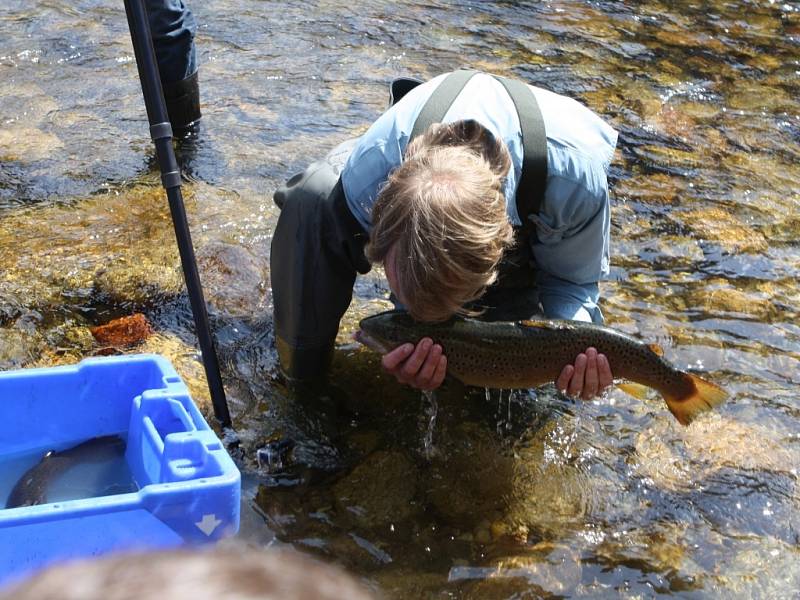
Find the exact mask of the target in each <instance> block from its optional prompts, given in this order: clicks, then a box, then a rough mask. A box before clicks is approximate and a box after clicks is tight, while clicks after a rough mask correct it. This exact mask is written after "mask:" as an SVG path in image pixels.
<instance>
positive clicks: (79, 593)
mask: <svg viewBox="0 0 800 600" xmlns="http://www.w3.org/2000/svg"><path fill="white" fill-rule="evenodd" d="M149 598H158V599H159V600H173V599H174V600H181V599H184V598H185V599H186V600H233V599H236V600H273V599H274V600H312V599H313V600H341V599H347V600H374V599H375V598H376V596H374V595H372V594H371V593H370V592H369V590H367V589H366V588H365V587H364V586H362V585H361V584H360V583H359V582H358V581H357V580H356V579H354V578H353V577H352V576H350V575H348V574H347V573H346V572H345V571H343V570H341V569H340V568H338V567H334V566H331V565H327V564H324V563H322V562H320V561H318V560H314V559H312V558H309V557H306V556H304V555H301V554H299V553H297V552H294V551H289V550H263V549H257V548H246V547H236V548H215V549H212V550H188V549H180V550H166V551H154V552H141V553H139V552H137V553H131V554H116V555H110V556H106V557H101V558H96V559H93V560H80V561H75V562H69V563H63V564H60V565H57V566H52V567H50V568H47V569H44V570H43V571H41V572H39V573H37V574H36V575H34V576H33V577H31V578H30V579H27V580H25V581H23V582H21V583H18V584H17V585H15V586H12V587H10V588H7V589H2V590H0V600H12V599H13V600H56V599H58V600H146V599H149Z"/></svg>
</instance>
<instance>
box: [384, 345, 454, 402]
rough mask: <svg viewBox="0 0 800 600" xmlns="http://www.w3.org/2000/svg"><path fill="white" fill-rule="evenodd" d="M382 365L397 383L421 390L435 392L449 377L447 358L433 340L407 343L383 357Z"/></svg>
mask: <svg viewBox="0 0 800 600" xmlns="http://www.w3.org/2000/svg"><path fill="white" fill-rule="evenodd" d="M381 364H382V365H383V368H384V369H385V370H386V372H387V373H390V374H391V375H394V376H395V378H396V379H397V381H399V382H400V383H405V384H407V385H410V386H411V387H415V388H417V389H420V390H435V389H436V388H438V387H439V386H440V385H442V382H443V381H444V378H445V375H447V357H446V356H444V354H442V347H441V345H439V344H434V343H433V340H432V339H431V338H428V337H426V338H422V339H421V340H420V341H419V342H418V343H417V345H416V346H415V345H414V344H411V343H406V344H402V345H400V346H398V347H397V348H395V349H394V350H391V351H389V352H387V353H386V354H384V355H383V358H382V359H381Z"/></svg>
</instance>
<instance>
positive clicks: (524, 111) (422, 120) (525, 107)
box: [410, 69, 547, 229]
mask: <svg viewBox="0 0 800 600" xmlns="http://www.w3.org/2000/svg"><path fill="white" fill-rule="evenodd" d="M476 73H477V71H473V70H468V69H461V70H459V71H454V72H453V73H450V74H449V75H448V76H447V77H445V78H444V80H443V81H442V82H441V83H440V84H439V86H438V87H437V88H436V89H435V90H434V91H433V93H432V94H431V96H430V98H428V101H427V102H426V103H425V105H424V106H423V107H422V110H421V111H420V113H419V116H417V120H416V121H415V122H414V127H413V129H412V130H411V138H410V139H412V140H413V139H414V138H415V137H416V136H418V135H419V134H420V133H422V132H423V131H425V129H427V128H428V127H429V126H430V125H432V124H433V123H440V122H441V121H442V119H444V116H445V114H447V111H448V110H449V108H450V105H452V104H453V101H454V100H455V99H456V97H457V96H458V95H459V94H460V93H461V90H463V89H464V86H465V85H466V84H467V82H468V81H469V80H470V79H471V78H472V76H473V75H475V74H476ZM494 77H495V79H497V80H498V81H499V82H500V83H501V84H502V85H503V87H504V88H505V89H506V91H507V92H508V95H509V96H510V97H511V100H512V101H513V102H514V107H515V108H516V110H517V116H518V117H519V125H520V131H521V133H522V176H521V177H520V182H519V185H518V186H517V197H516V203H517V213H518V214H519V218H520V220H521V221H522V227H523V229H529V228H530V227H531V226H532V225H533V223H532V222H531V220H530V216H531V215H535V214H536V213H538V212H539V209H540V208H541V205H542V200H543V199H544V191H545V188H546V187H547V135H546V132H545V128H544V119H543V118H542V112H541V110H540V109H539V103H538V102H536V96H534V95H533V92H532V91H531V89H530V88H529V87H528V86H527V85H526V84H525V83H523V82H521V81H518V80H515V79H508V78H507V77H500V76H497V75H495V76H494Z"/></svg>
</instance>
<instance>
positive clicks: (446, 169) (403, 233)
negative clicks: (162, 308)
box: [271, 71, 617, 399]
mask: <svg viewBox="0 0 800 600" xmlns="http://www.w3.org/2000/svg"><path fill="white" fill-rule="evenodd" d="M390 102H391V106H390V108H389V109H388V110H387V111H386V112H385V113H384V114H383V115H382V116H381V117H380V118H378V120H377V121H376V122H375V123H374V124H373V125H372V126H371V127H370V128H369V130H368V131H367V132H366V133H365V134H364V135H362V136H361V137H360V138H357V139H355V140H348V141H346V142H344V143H342V144H340V145H339V146H337V147H336V148H335V149H334V150H332V151H331V152H330V153H329V154H328V155H327V156H326V157H325V158H324V159H323V160H321V161H318V162H315V163H313V164H311V165H310V166H309V167H308V168H307V169H306V170H305V171H304V172H303V173H300V174H297V175H295V176H294V177H292V178H291V179H290V180H289V181H288V182H287V184H286V185H285V186H283V187H282V188H280V189H278V190H277V191H276V192H275V202H276V204H277V205H278V206H279V207H280V208H281V214H280V217H279V219H278V224H277V227H276V230H275V234H274V236H273V241H272V252H271V268H272V289H273V300H274V305H275V331H276V340H277V346H278V352H279V357H280V361H281V367H282V369H283V371H284V373H285V374H286V376H287V378H288V379H289V380H290V381H292V382H296V383H312V384H313V383H317V384H320V383H321V382H322V381H324V376H325V373H326V370H327V367H328V365H329V360H330V356H331V353H332V349H333V344H334V340H335V337H336V333H337V331H338V327H339V321H340V319H341V317H342V315H343V314H344V312H345V311H346V310H347V307H348V305H349V303H350V301H351V299H352V288H353V284H354V281H355V277H356V273H366V272H368V271H369V270H370V266H371V263H380V264H382V265H383V267H384V270H385V272H386V276H387V279H388V282H389V287H390V289H391V291H392V299H393V301H394V302H395V304H396V305H397V306H399V307H402V308H405V309H406V310H408V311H409V313H410V314H411V315H412V316H413V317H414V318H416V319H418V320H421V321H442V320H446V319H448V318H449V317H451V316H453V315H456V314H465V315H477V316H479V317H480V318H483V319H487V320H517V319H526V318H530V317H531V316H541V315H544V316H546V317H550V318H562V319H575V320H581V321H587V322H595V323H602V322H603V317H602V313H601V312H600V309H599V307H598V304H597V303H598V301H599V287H598V282H599V280H600V279H601V278H602V277H603V276H604V275H606V274H607V273H608V268H609V257H608V254H609V228H610V206H609V193H608V183H607V171H608V167H609V164H610V161H611V159H612V157H613V153H614V149H615V146H616V140H617V133H616V132H615V131H614V130H613V129H612V128H611V127H610V126H609V125H607V124H606V123H605V122H603V121H602V120H601V119H600V118H599V117H598V116H597V115H596V114H594V113H593V112H592V111H590V110H589V109H588V108H586V107H584V106H583V105H581V104H580V103H578V102H577V101H575V100H572V99H570V98H567V97H565V96H561V95H558V94H555V93H552V92H549V91H547V90H544V89H541V88H538V87H534V86H529V85H525V84H522V83H521V82H518V81H515V80H509V79H505V78H502V77H496V76H494V75H491V74H487V73H480V72H474V71H457V72H454V73H445V74H442V75H440V76H438V77H435V78H433V79H432V80H430V81H428V82H425V83H421V82H417V81H416V80H412V79H399V80H395V81H394V82H393V84H392V88H391V93H390ZM382 363H383V366H384V368H385V369H386V370H387V371H388V372H390V373H392V374H393V375H394V376H395V377H396V378H397V379H398V380H399V381H400V382H402V383H406V384H409V385H412V386H414V387H417V388H420V389H425V390H430V389H435V388H436V387H438V386H439V385H441V383H442V381H443V380H444V377H445V375H446V372H447V357H446V356H444V355H443V353H442V348H441V346H439V345H438V344H436V343H434V342H433V340H430V339H427V338H426V339H423V340H421V341H420V342H419V343H418V344H417V345H416V346H413V345H412V344H405V345H402V346H399V347H398V348H395V349H394V350H393V351H391V352H389V353H387V354H385V355H384V356H383V359H382ZM611 383H612V373H611V369H610V367H609V364H608V361H607V359H606V358H605V356H603V355H601V354H598V353H597V351H596V350H595V349H594V348H587V349H586V351H585V352H583V353H581V354H579V355H578V356H577V357H576V358H575V361H574V363H573V364H571V365H565V366H564V369H563V370H562V372H561V374H560V376H559V377H558V379H557V380H556V382H555V384H556V386H557V387H558V389H559V390H562V391H564V392H566V393H569V394H570V395H573V396H581V397H583V398H585V399H588V398H591V397H593V396H595V395H597V394H598V393H600V392H601V391H602V390H603V389H604V388H605V387H607V386H609V385H610V384H611Z"/></svg>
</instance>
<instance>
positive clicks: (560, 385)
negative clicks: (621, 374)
mask: <svg viewBox="0 0 800 600" xmlns="http://www.w3.org/2000/svg"><path fill="white" fill-rule="evenodd" d="M612 383H614V378H613V376H612V375H611V366H610V365H609V364H608V359H607V358H606V356H605V354H598V353H597V350H595V349H594V348H587V349H586V352H581V353H580V354H578V356H577V357H575V364H574V365H567V366H566V367H564V368H563V370H562V371H561V374H560V375H559V376H558V379H556V389H558V390H559V391H561V392H562V393H564V394H567V395H569V396H572V397H573V398H577V397H581V398H583V399H584V400H591V399H592V398H594V397H595V396H598V395H600V394H602V393H603V390H605V389H606V388H607V387H609V386H610V385H611V384H612Z"/></svg>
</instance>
